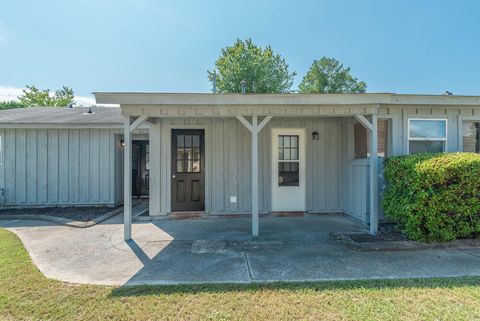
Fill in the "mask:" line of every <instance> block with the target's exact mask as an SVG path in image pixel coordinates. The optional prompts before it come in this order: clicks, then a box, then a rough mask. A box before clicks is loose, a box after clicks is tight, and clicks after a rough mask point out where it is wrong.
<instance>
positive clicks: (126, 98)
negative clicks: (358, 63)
mask: <svg viewBox="0 0 480 321" xmlns="http://www.w3.org/2000/svg"><path fill="white" fill-rule="evenodd" d="M94 95H95V99H96V101H97V103H99V104H120V107H121V110H122V114H124V115H129V116H140V115H147V116H149V117H202V116H203V117H216V116H218V117H235V116H239V115H244V116H253V115H259V116H261V115H271V116H281V117H282V116H283V117H292V116H305V117H308V116H353V115H372V114H378V113H379V109H380V107H381V106H382V105H384V106H388V107H391V106H395V105H399V106H402V105H403V106H405V105H418V106H421V105H428V106H431V107H433V106H443V107H448V106H452V107H460V106H475V105H476V106H480V96H445V95H404V94H402V95H399V94H391V93H372V94H298V93H295V94H210V93H128V92H95V93H94Z"/></svg>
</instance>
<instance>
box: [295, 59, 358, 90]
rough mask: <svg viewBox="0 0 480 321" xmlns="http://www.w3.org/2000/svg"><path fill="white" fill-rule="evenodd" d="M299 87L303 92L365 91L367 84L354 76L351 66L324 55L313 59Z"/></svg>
mask: <svg viewBox="0 0 480 321" xmlns="http://www.w3.org/2000/svg"><path fill="white" fill-rule="evenodd" d="M298 88H299V90H300V92H302V93H324V94H333V93H364V92H365V91H366V90H367V84H366V83H365V82H363V81H358V79H357V78H355V77H353V76H352V75H351V74H350V67H344V66H343V64H341V63H340V62H339V61H338V60H336V59H334V58H328V57H323V58H321V59H320V60H314V61H313V64H312V66H311V67H310V69H309V70H308V72H307V74H306V75H305V76H304V77H303V79H302V82H301V83H300V85H299V86H298Z"/></svg>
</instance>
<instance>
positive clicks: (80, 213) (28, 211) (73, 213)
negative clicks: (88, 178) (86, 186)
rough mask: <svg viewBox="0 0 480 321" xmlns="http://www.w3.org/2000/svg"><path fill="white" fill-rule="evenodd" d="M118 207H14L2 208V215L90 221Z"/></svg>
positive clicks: (0, 212)
mask: <svg viewBox="0 0 480 321" xmlns="http://www.w3.org/2000/svg"><path fill="white" fill-rule="evenodd" d="M117 208H118V206H117V207H109V206H85V207H45V208H12V209H2V210H0V215H48V216H54V217H63V218H66V219H70V220H73V221H80V222H88V221H91V220H94V219H96V218H98V217H100V216H102V215H103V214H106V213H108V212H110V211H113V210H114V209H117Z"/></svg>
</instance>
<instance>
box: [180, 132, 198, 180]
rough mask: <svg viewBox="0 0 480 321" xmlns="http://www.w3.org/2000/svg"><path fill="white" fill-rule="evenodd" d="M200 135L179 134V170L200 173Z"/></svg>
mask: <svg viewBox="0 0 480 321" xmlns="http://www.w3.org/2000/svg"><path fill="white" fill-rule="evenodd" d="M200 151H201V146H200V135H177V154H176V157H175V159H176V162H177V172H178V173H200V171H201V155H200V153H201V152H200Z"/></svg>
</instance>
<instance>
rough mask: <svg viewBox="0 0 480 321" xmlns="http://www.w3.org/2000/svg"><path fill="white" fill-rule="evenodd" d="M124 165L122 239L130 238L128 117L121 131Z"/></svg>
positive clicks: (130, 196)
mask: <svg viewBox="0 0 480 321" xmlns="http://www.w3.org/2000/svg"><path fill="white" fill-rule="evenodd" d="M123 141H124V143H125V146H124V149H123V150H124V165H123V238H124V239H125V241H128V240H130V239H131V238H132V135H131V132H130V116H127V119H126V120H125V123H124V129H123Z"/></svg>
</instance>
